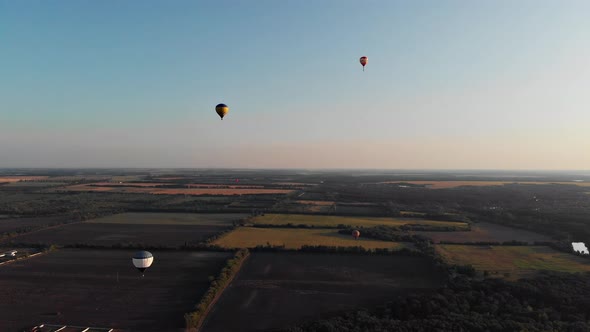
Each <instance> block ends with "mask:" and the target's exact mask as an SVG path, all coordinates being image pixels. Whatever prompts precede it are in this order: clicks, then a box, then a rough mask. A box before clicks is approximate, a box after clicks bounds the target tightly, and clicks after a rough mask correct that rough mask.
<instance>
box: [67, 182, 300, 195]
mask: <svg viewBox="0 0 590 332" xmlns="http://www.w3.org/2000/svg"><path fill="white" fill-rule="evenodd" d="M59 190H60V191H61V190H66V191H94V192H111V193H141V194H154V195H222V196H231V195H259V194H267V195H268V194H273V195H280V194H288V193H290V192H292V191H293V190H289V189H257V188H234V189H232V188H201V189H199V188H157V187H95V186H90V185H85V184H80V185H73V186H68V187H66V188H62V189H59Z"/></svg>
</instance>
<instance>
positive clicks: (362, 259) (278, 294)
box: [202, 253, 441, 332]
mask: <svg viewBox="0 0 590 332" xmlns="http://www.w3.org/2000/svg"><path fill="white" fill-rule="evenodd" d="M440 278H441V277H440V276H439V275H438V274H437V273H436V271H435V270H434V269H433V268H432V266H431V265H430V263H429V262H428V260H426V259H423V258H419V257H402V256H399V257H398V256H354V255H326V254H307V255H306V254H295V253H283V254H276V253H254V254H251V255H250V257H249V258H248V260H247V261H246V263H245V264H244V266H243V267H242V269H241V271H240V272H239V273H238V275H237V277H236V279H235V280H234V281H233V282H232V283H231V284H230V286H229V287H228V288H227V289H226V290H225V292H224V293H223V294H222V296H221V297H220V299H219V301H218V302H217V303H216V304H215V306H214V307H213V308H212V310H211V312H210V314H209V315H208V317H207V319H206V320H205V323H204V326H203V328H202V332H222V331H223V332H233V331H259V330H266V329H273V328H280V327H285V326H288V325H292V324H295V323H299V322H301V321H303V320H306V319H311V318H314V317H318V316H319V315H322V314H326V313H332V312H337V311H342V310H351V309H356V308H358V307H359V306H360V307H369V306H372V305H377V304H382V303H383V301H385V300H386V299H389V298H392V297H395V296H396V295H398V294H403V293H410V292H416V291H426V290H428V289H430V288H435V287H438V286H439V285H440V282H441V281H440Z"/></svg>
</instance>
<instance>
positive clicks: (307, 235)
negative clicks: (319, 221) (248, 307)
mask: <svg viewBox="0 0 590 332" xmlns="http://www.w3.org/2000/svg"><path fill="white" fill-rule="evenodd" d="M213 244H214V245H215V244H216V245H219V246H221V247H225V248H254V247H256V246H265V245H267V244H270V245H274V246H282V245H284V246H285V248H288V249H298V248H301V247H302V246H304V245H311V246H319V245H323V246H335V247H356V246H360V247H363V248H365V249H376V248H390V249H401V248H403V247H407V246H410V245H411V244H409V243H408V244H406V243H402V242H390V241H381V240H373V239H366V238H363V237H362V234H361V237H360V238H359V239H358V240H355V239H353V238H352V236H350V235H344V234H338V231H337V230H335V229H297V228H257V227H239V228H237V229H236V230H234V231H233V232H231V233H229V234H226V235H224V236H223V237H221V238H220V239H217V240H216V241H215V242H213Z"/></svg>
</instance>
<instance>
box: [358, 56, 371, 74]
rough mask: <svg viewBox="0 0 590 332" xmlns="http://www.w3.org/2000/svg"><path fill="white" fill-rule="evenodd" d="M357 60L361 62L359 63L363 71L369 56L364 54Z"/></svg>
mask: <svg viewBox="0 0 590 332" xmlns="http://www.w3.org/2000/svg"><path fill="white" fill-rule="evenodd" d="M359 61H360V62H361V65H363V71H365V66H366V65H367V63H369V58H367V57H366V56H362V57H361V59H360V60H359Z"/></svg>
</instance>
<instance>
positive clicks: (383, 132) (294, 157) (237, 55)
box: [0, 0, 590, 170]
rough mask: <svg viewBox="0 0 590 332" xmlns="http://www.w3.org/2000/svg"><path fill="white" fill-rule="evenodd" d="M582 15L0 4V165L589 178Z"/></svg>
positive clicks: (320, 5)
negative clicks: (497, 172)
mask: <svg viewBox="0 0 590 332" xmlns="http://www.w3.org/2000/svg"><path fill="white" fill-rule="evenodd" d="M589 14H590V1H586V0H579V1H574V0H571V1H569V0H568V1H565V0H555V1H547V0H519V1H514V0H508V1H505V0H494V1H488V0H482V1H471V0H464V1H453V0H449V1H439V0H433V1H425V0H416V1H405V0H404V1H401V0H400V1H393V0H380V1H376V0H370V1H358V0H356V1H349V0H313V1H312V0H279V1H277V0H248V1H245V0H243V1H242V0H234V1H229V0H218V1H197V0H191V1H181V0H176V1H151V0H145V1H116V0H102V1H83V0H76V1H74V0H72V1H66V0H62V1H41V0H39V1H29V0H23V1H8V0H0V167H188V168H193V167H194V168H201V167H207V168H208V167H224V168H376V169H413V168H418V169H539V170H541V169H563V170H566V169H577V170H588V169H590V91H589V90H588V89H589V87H590V20H589V19H588V17H589ZM363 55H364V56H368V57H369V63H368V65H367V67H366V70H365V71H364V72H363V71H362V67H361V65H360V64H359V57H360V56H363ZM218 103H225V104H227V105H228V106H229V107H230V112H229V114H228V115H227V117H226V118H225V119H224V120H223V121H220V119H219V117H218V116H217V115H216V114H215V110H214V108H215V105H216V104H218Z"/></svg>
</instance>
